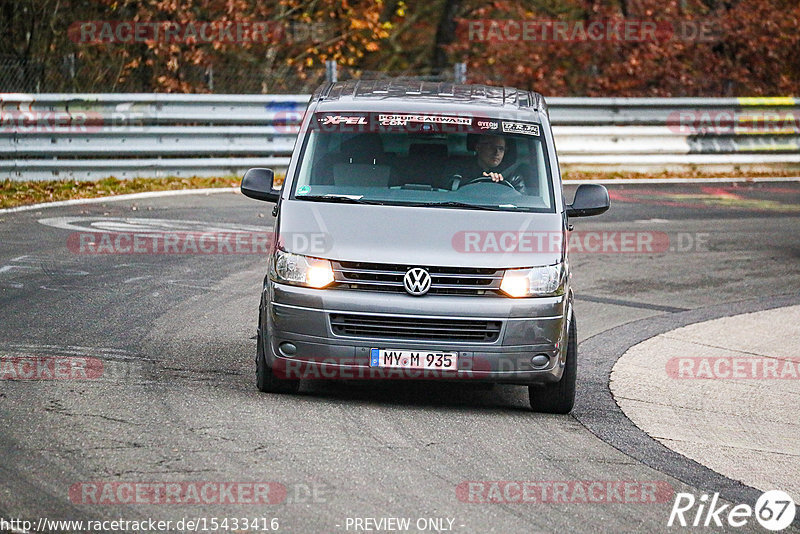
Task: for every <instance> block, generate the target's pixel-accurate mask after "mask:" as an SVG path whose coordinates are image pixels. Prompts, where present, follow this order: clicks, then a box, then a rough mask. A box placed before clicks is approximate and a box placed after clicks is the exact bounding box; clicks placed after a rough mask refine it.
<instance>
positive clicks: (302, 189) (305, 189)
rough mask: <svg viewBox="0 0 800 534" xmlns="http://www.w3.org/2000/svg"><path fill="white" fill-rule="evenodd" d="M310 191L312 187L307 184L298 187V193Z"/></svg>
mask: <svg viewBox="0 0 800 534" xmlns="http://www.w3.org/2000/svg"><path fill="white" fill-rule="evenodd" d="M309 191H311V188H310V187H309V186H307V185H301V186H300V187H298V188H297V194H298V195H307V194H308V193H309Z"/></svg>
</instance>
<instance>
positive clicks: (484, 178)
mask: <svg viewBox="0 0 800 534" xmlns="http://www.w3.org/2000/svg"><path fill="white" fill-rule="evenodd" d="M482 183H492V184H503V185H506V186H508V187H510V188H511V189H513V190H514V191H516V192H517V193H519V190H518V189H517V188H516V187H514V184H512V183H511V182H509V181H508V180H505V179H504V180H500V181H499V182H495V181H494V180H492V179H491V177H489V176H479V177H478V179H476V180H470V181H469V182H467V183H465V184H463V185H462V186H461V187H467V186H468V185H472V184H482ZM520 194H522V193H520Z"/></svg>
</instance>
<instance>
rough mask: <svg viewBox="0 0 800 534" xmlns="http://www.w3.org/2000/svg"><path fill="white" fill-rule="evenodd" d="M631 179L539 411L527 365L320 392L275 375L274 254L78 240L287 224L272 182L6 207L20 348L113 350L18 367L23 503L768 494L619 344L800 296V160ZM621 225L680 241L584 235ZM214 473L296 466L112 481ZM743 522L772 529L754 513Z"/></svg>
mask: <svg viewBox="0 0 800 534" xmlns="http://www.w3.org/2000/svg"><path fill="white" fill-rule="evenodd" d="M569 189H570V190H573V189H574V187H570V188H569ZM609 189H610V191H611V194H612V208H611V210H610V211H609V212H608V213H607V214H605V215H602V216H599V217H595V218H588V219H576V220H575V221H574V224H575V230H576V232H579V233H577V234H575V235H577V236H579V237H578V241H576V242H574V243H572V246H573V256H572V261H573V273H574V276H573V280H574V286H575V290H576V295H577V301H576V313H577V318H578V325H579V330H578V332H579V340H580V342H581V345H580V360H579V362H580V363H579V378H578V380H579V382H580V384H581V385H580V389H579V398H578V400H577V405H576V408H575V411H574V413H573V415H570V416H551V415H540V414H535V413H532V412H530V411H529V409H528V400H527V391H526V389H525V388H523V387H515V386H497V387H494V388H493V389H487V388H482V387H479V386H476V385H474V384H466V385H461V384H442V383H432V382H423V383H384V382H382V383H375V382H368V383H367V382H360V383H355V384H354V383H351V382H347V383H344V382H330V383H322V382H305V383H304V385H303V386H302V388H301V392H300V394H299V395H297V396H277V395H265V394H260V393H259V392H258V391H257V390H256V389H255V385H254V365H253V362H252V360H253V354H254V351H255V341H254V338H253V337H254V335H255V325H256V314H257V307H258V300H259V290H260V286H261V281H262V278H263V276H264V273H265V271H266V262H265V259H264V258H263V257H262V256H260V255H257V254H81V253H79V251H78V250H77V249H76V247H75V245H74V242H70V243H72V245H68V239H69V236H70V235H72V234H74V233H75V232H78V231H80V230H81V229H94V230H133V231H137V232H146V231H147V229H148V228H150V229H155V230H158V229H163V228H172V229H179V230H180V229H182V230H202V229H206V228H208V227H209V226H210V227H216V228H217V229H221V230H223V231H227V230H231V231H233V230H236V229H240V230H246V229H247V228H258V229H262V230H266V229H267V228H269V227H271V224H272V217H271V215H270V212H271V205H269V204H266V203H259V202H256V201H252V200H249V199H246V198H244V197H242V196H241V195H238V194H233V193H221V194H214V195H191V196H181V197H164V198H152V199H146V200H137V201H119V202H108V203H104V204H88V205H82V206H81V205H79V206H69V207H60V208H49V209H42V210H38V211H26V212H19V213H5V214H3V213H0V357H3V358H5V359H6V360H8V361H13V360H14V358H26V357H27V358H30V357H73V358H90V359H96V360H100V361H102V364H103V374H102V376H100V377H98V378H95V379H89V380H69V379H63V380H25V381H12V380H0V425H2V427H3V430H2V431H0V450H1V451H2V452H1V453H0V454H2V461H0V518H6V519H8V518H24V519H27V520H32V521H34V522H37V521H38V519H39V518H45V517H46V518H49V519H81V520H90V519H98V520H111V519H117V518H124V519H127V520H143V519H147V518H153V519H156V520H164V521H166V520H172V521H178V520H180V519H181V518H190V519H197V518H206V520H207V521H208V520H210V518H212V517H216V518H219V520H221V519H222V518H225V517H239V518H243V517H248V518H254V517H259V518H261V517H263V518H267V519H268V520H269V519H272V518H277V519H278V520H279V531H281V532H339V531H341V532H347V531H350V532H354V531H365V529H366V527H367V526H368V525H372V526H373V527H375V530H379V529H378V528H377V526H376V524H372V523H368V522H366V518H376V519H379V518H388V517H394V518H409V519H410V521H411V523H410V524H411V527H410V530H411V531H416V530H427V531H435V530H436V528H434V527H438V530H439V531H445V529H450V530H453V531H455V532H554V531H565V532H581V531H587V530H589V529H591V530H593V531H602V532H663V531H667V530H668V528H667V521H668V518H669V515H670V510H671V509H672V504H673V501H674V492H690V493H693V494H694V495H696V496H699V495H701V494H702V493H709V494H710V493H713V492H721V493H722V497H723V498H724V499H726V502H732V501H736V500H737V499H746V498H750V497H752V496H753V495H756V496H757V495H758V493H757V492H756V493H753V490H751V489H750V488H746V487H743V486H741V484H737V483H733V482H732V481H730V480H728V479H724V477H721V476H719V475H716V474H715V473H713V472H711V471H708V470H704V469H703V468H701V467H700V466H699V465H696V464H693V463H692V462H689V461H688V460H686V459H685V458H683V457H681V456H679V455H677V454H674V453H670V451H667V450H666V449H663V448H659V447H658V446H656V444H655V442H654V441H653V440H650V439H649V438H647V437H646V436H643V435H640V434H636V432H637V431H636V429H635V428H631V427H632V424H631V423H630V422H629V421H628V420H627V419H626V418H625V417H624V415H622V414H621V412H619V410H618V409H616V410H615V406H614V404H613V400H612V399H611V396H610V393H609V392H608V387H607V386H608V380H607V377H608V372H609V371H610V365H611V364H613V361H614V360H615V358H616V357H619V356H620V355H621V352H620V353H619V354H614V353H613V351H611V352H609V351H610V349H609V347H616V346H617V345H621V344H622V345H624V343H623V342H621V341H620V338H619V337H614V336H615V332H621V330H619V329H617V327H621V325H628V326H627V328H628V330H627V331H626V335H628V336H632V337H636V336H637V333H638V332H645V331H646V330H647V328H645V327H644V325H646V324H650V323H647V321H650V320H651V319H652V320H661V321H668V320H670V318H671V317H681V316H682V315H681V314H684V315H685V316H691V317H696V318H697V320H700V319H702V318H703V317H705V315H704V314H705V312H706V310H713V313H712V315H713V314H716V315H715V316H719V315H721V314H722V315H724V314H725V313H726V312H725V309H726V308H727V307H730V309H731V312H730V313H731V314H732V313H734V312H735V311H736V310H738V309H740V308H741V307H742V306H744V307H749V308H767V307H770V306H774V305H776V303H789V302H794V303H796V302H795V301H794V300H793V299H796V297H797V295H798V293H800V291H798V289H800V269H799V268H798V265H800V241H799V240H798V237H797V236H798V235H800V184H798V183H758V184H752V185H738V186H735V187H734V186H727V185H720V184H715V185H713V186H704V185H653V186H640V185H629V186H611V187H609ZM570 195H571V192H570ZM134 208H135V209H134ZM65 218H66V219H65ZM129 219H136V221H131V220H129ZM141 219H148V221H142V220H141ZM152 219H156V220H157V221H155V222H153V221H152ZM186 221H194V222H186ZM135 222H138V223H140V226H138V227H132V226H130V224H131V223H135ZM142 224H144V226H141V225H142ZM614 232H647V233H649V234H647V235H649V236H651V237H652V236H656V238H657V242H658V243H660V245H659V246H660V247H661V249H658V250H648V249H640V250H635V251H634V252H626V253H619V252H615V251H614V250H613V248H614V247H613V245H611V244H609V245H607V250H606V251H605V253H603V252H588V251H585V250H584V251H583V252H581V251H580V250H576V248H575V247H578V248H580V247H581V246H583V247H584V249H586V248H592V247H595V246H597V244H598V243H602V242H603V239H606V240H607V241H608V242H609V243H611V242H615V241H614V240H617V241H616V243H617V244H618V245H619V243H620V241H619V240H620V239H621V237H619V234H616V235H615V236H612V237H609V236H610V235H611V234H612V233H614ZM665 235H666V236H667V237H666V239H667V241H663V238H664V236H665ZM590 236H593V237H590ZM604 236H605V237H604ZM72 239H74V238H72ZM581 239H583V241H581ZM70 247H71V249H70ZM608 247H610V249H609V248H608ZM601 249H602V247H601ZM709 313H711V312H709ZM686 314H688V315H686ZM692 314H693V315H692ZM636 321H640V322H639V323H636ZM631 325H633V326H631ZM636 325H643V326H642V327H641V328H638V327H637V326H636ZM753 335H774V333H770V332H763V333H756V332H754V333H753ZM604 336H606V337H604ZM633 342H634V340H633V339H631V342H630V344H632V343H633ZM625 348H627V347H622V346H620V349H621V350H623V351H624V349H625ZM90 361H95V360H90ZM0 370H1V369H0ZM208 481H210V482H215V483H223V482H225V483H232V482H258V483H266V482H275V483H278V484H281V485H282V486H274V487H272V489H271V491H272V493H271V495H272V497H271V498H272V499H275V500H277V501H280V502H276V503H274V504H267V505H264V504H244V503H242V502H241V501H242V500H246V499H247V497H241V498H238V497H237V499H239V500H238V501H237V502H235V503H230V502H228V501H225V499H224V498H223V499H221V500H223V501H225V502H217V501H219V500H220V499H219V498H218V499H216V500H215V499H213V498H212V499H211V501H212V502H209V503H206V504H195V503H194V502H190V503H184V504H147V503H127V502H125V501H126V496H127V495H128V494H127V493H124V492H122V493H120V492H118V493H117V494H116V495H107V496H106V497H107V498H106V499H105V503H104V504H96V503H94V502H92V497H91V491H90V490H91V488H109V487H113V488H119V487H121V486H108V485H105V484H104V483H108V482H119V483H139V484H140V485H141V484H144V483H152V484H157V483H166V482H196V483H198V484H199V483H203V482H208ZM468 481H536V482H543V483H545V484H544V486H548V484H550V486H548V487H551V488H552V483H553V482H555V481H558V482H566V483H567V485H568V488H569V489H568V495H569V496H570V498H569V499H566V500H568V501H569V500H571V501H573V502H564V499H555V501H556V502H523V503H520V502H503V503H475V502H464V501H465V500H468V498H467V497H468V496H467V495H465V494H464V493H463V492H459V491H457V488H459V487H460V488H462V489H463V488H464V487H466V486H464V485H463V484H462V483H466V482H468ZM590 481H601V482H603V483H604V484H605V483H608V482H615V481H616V482H617V486H619V484H622V481H627V483H628V484H633V485H634V486H635V488H638V489H641V484H649V483H655V484H657V487H658V488H661V489H664V488H667V489H668V491H667V493H666V497H664V495H662V494H661V493H659V495H660V497H659V498H657V499H656V500H657V501H659V502H644V503H641V502H613V503H608V502H600V503H598V502H586V500H587V499H582V498H581V495H580V494H578V495H576V494H575V493H574V492H575V491H576V488H577V489H578V490H579V489H580V487H584V488H585V487H588V486H587V484H588V483H589V482H590ZM81 484H83V485H81ZM91 484H95V485H94V486H92V485H91ZM460 485H461V486H460ZM481 487H484V488H489V487H490V486H489V485H485V486H481ZM604 487H607V486H604ZM87 488H88V490H87ZM276 488H278V489H276ZM280 488H285V489H286V492H287V493H286V496H285V498H281V495H280V494H281V492H282V491H283V490H282V489H280ZM96 495H97V494H96ZM276 495H277V496H276ZM486 495H488V494H486ZM604 495H607V493H604ZM609 498H612V499H615V498H617V499H618V497H614V495H613V492H612V494H610V497H609ZM501 500H502V499H501ZM512 500H513V499H512ZM545 500H549V501H553V500H554V499H545ZM618 500H619V499H618ZM622 500H624V499H622ZM629 500H630V501H635V500H636V498H635V497H632V498H630V499H629ZM738 502H747V501H738ZM749 504H750V505H752V504H753V502H749ZM357 519H360V520H361V523H358V522H357V521H356V520H357ZM429 520H430V521H429ZM418 521H422V522H420V523H418ZM358 525H361V529H357V528H356V527H357V526H358ZM380 526H384V527H386V526H387V524H386V523H382V524H380ZM420 526H421V527H424V528H419V527H420ZM270 528H271V527H270ZM669 530H670V531H674V530H675V529H674V528H673V529H669ZM679 530H680V529H679ZM693 530H697V529H693ZM717 530H720V529H717ZM732 530H733V529H732ZM735 530H736V531H740V532H756V531H763V529H761V527H760V526H758V524H757V523H756V522H755V521H754V520H751V522H750V523H748V525H746V526H745V527H743V528H739V529H735ZM384 531H387V530H386V529H384Z"/></svg>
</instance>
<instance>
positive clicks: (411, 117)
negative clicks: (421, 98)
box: [310, 112, 541, 136]
mask: <svg viewBox="0 0 800 534" xmlns="http://www.w3.org/2000/svg"><path fill="white" fill-rule="evenodd" d="M310 128H311V129H312V130H316V131H320V132H328V133H334V132H335V133H343V132H349V133H361V132H387V133H479V134H495V135H503V134H505V135H509V134H511V135H533V136H539V135H540V132H541V128H540V125H539V124H537V123H533V122H526V121H517V120H506V119H503V118H489V117H485V116H478V115H474V114H460V115H445V114H440V113H385V112H380V113H378V112H370V113H335V112H326V113H317V114H315V116H314V118H313V119H312V120H311V124H310Z"/></svg>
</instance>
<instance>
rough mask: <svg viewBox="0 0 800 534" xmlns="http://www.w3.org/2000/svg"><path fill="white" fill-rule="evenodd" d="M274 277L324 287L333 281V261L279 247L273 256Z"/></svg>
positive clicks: (299, 283)
mask: <svg viewBox="0 0 800 534" xmlns="http://www.w3.org/2000/svg"><path fill="white" fill-rule="evenodd" d="M270 274H271V275H272V276H271V277H272V279H273V280H275V281H276V282H284V283H287V284H294V285H299V286H306V287H313V288H316V289H322V288H323V287H325V286H327V285H328V284H330V283H331V282H333V269H332V268H331V262H329V261H328V260H323V259H320V258H309V257H308V256H301V255H300V254H292V253H291V252H284V251H283V250H280V249H277V250H276V251H275V255H274V256H273V257H272V269H270Z"/></svg>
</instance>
